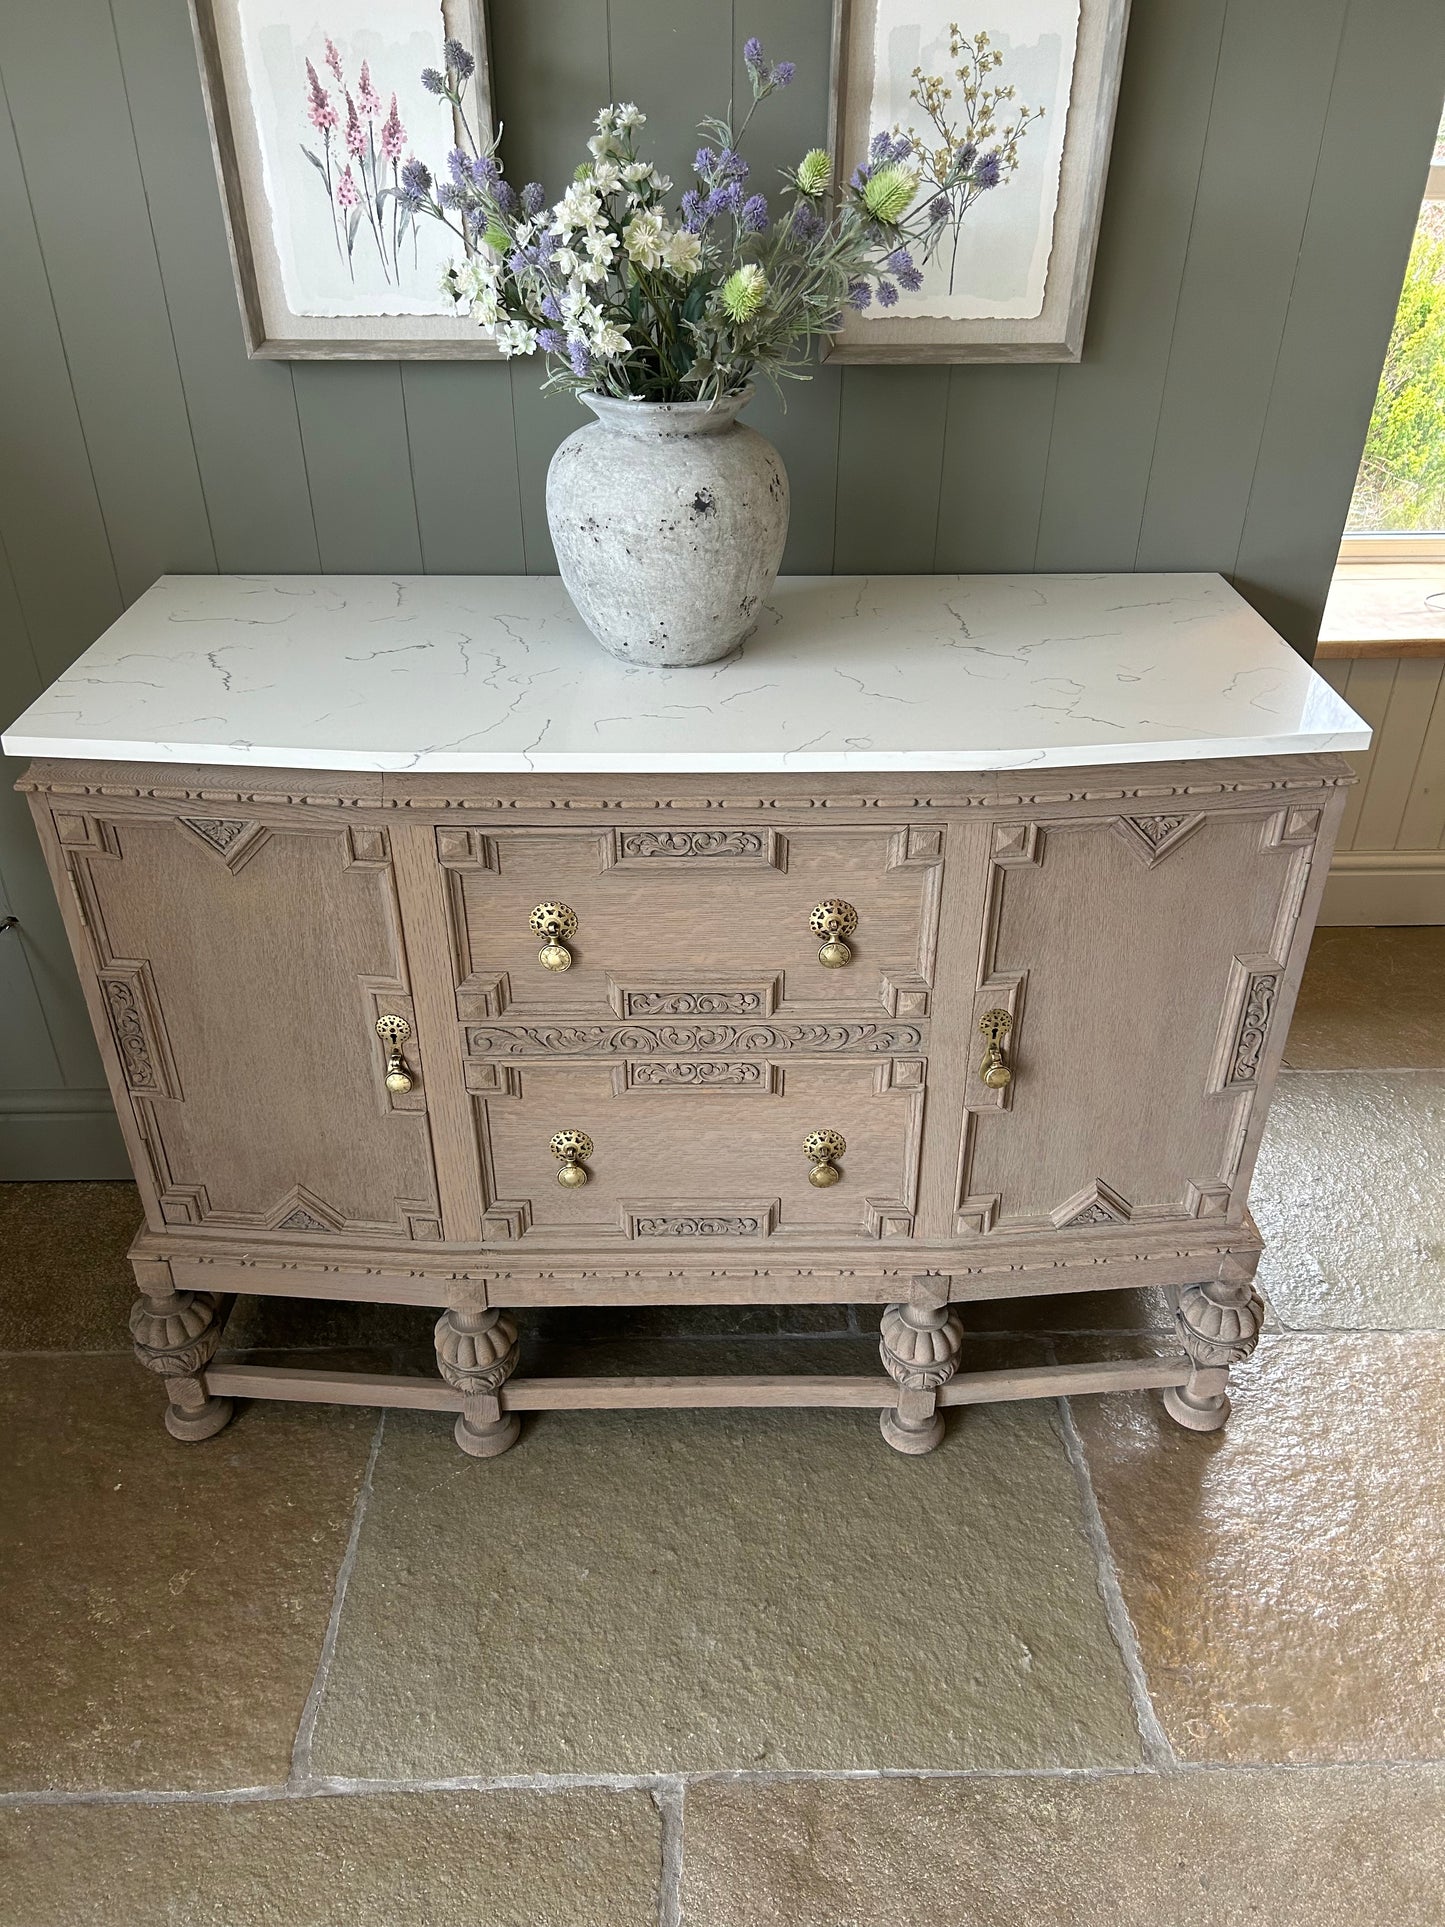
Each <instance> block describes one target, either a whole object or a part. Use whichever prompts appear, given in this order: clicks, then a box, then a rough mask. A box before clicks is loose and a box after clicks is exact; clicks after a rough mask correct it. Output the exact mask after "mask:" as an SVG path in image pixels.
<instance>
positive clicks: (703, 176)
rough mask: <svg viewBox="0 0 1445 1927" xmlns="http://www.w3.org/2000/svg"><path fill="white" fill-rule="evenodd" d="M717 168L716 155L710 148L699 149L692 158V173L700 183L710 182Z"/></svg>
mask: <svg viewBox="0 0 1445 1927" xmlns="http://www.w3.org/2000/svg"><path fill="white" fill-rule="evenodd" d="M716 166H717V155H716V154H715V153H714V152H713V150H712V149H711V148H710V147H700V148H699V149H698V150H697V152H696V153H695V154H694V155H693V157H692V171H693V173H694V174H696V176H697V178H698V179H699V180H700V181H710V180H711V179H712V174H713V169H714V168H715V167H716Z"/></svg>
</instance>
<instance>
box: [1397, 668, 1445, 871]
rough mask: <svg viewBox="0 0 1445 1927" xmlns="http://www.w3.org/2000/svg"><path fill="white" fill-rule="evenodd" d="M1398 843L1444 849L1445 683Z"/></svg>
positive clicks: (1433, 708) (1411, 847) (1437, 694)
mask: <svg viewBox="0 0 1445 1927" xmlns="http://www.w3.org/2000/svg"><path fill="white" fill-rule="evenodd" d="M1442 667H1445V665H1442ZM1396 842H1397V845H1398V847H1399V848H1400V849H1402V850H1445V680H1442V681H1441V683H1440V685H1439V687H1438V688H1437V689H1436V692H1435V700H1434V703H1433V705H1432V706H1431V710H1430V723H1429V727H1428V728H1427V729H1426V731H1425V740H1424V742H1423V743H1422V744H1421V746H1420V760H1419V762H1418V763H1417V764H1416V765H1415V777H1414V781H1413V783H1412V785H1411V790H1410V797H1409V801H1408V802H1407V803H1406V805H1405V812H1404V815H1403V816H1402V817H1401V819H1400V830H1399V835H1398V837H1397V838H1396Z"/></svg>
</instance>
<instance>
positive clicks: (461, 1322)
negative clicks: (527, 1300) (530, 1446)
mask: <svg viewBox="0 0 1445 1927" xmlns="http://www.w3.org/2000/svg"><path fill="white" fill-rule="evenodd" d="M436 1347H437V1370H438V1371H439V1372H440V1373H441V1375H442V1377H443V1378H444V1379H445V1380H446V1382H447V1384H448V1385H454V1386H455V1387H456V1388H457V1390H458V1391H459V1392H461V1393H462V1394H463V1396H464V1397H465V1399H466V1403H465V1404H464V1405H463V1407H462V1409H461V1411H460V1412H459V1413H458V1414H457V1423H456V1441H457V1444H458V1445H459V1446H460V1447H461V1449H462V1450H463V1451H464V1452H466V1453H468V1454H469V1455H470V1456H471V1457H472V1458H474V1459H494V1458H495V1457H496V1456H497V1454H498V1453H499V1452H505V1451H506V1449H507V1447H508V1446H509V1445H515V1444H516V1443H517V1436H518V1434H519V1433H520V1432H521V1429H522V1421H521V1420H520V1419H519V1418H518V1417H517V1414H516V1413H515V1412H503V1410H502V1405H501V1400H500V1399H499V1397H498V1396H497V1395H498V1393H499V1392H500V1391H501V1388H502V1386H503V1384H504V1383H505V1382H506V1381H507V1379H509V1378H510V1377H511V1375H512V1373H513V1372H514V1371H516V1369H517V1327H516V1324H515V1322H514V1321H513V1320H512V1319H511V1318H509V1317H508V1316H507V1314H506V1312H504V1311H496V1310H491V1311H444V1312H443V1313H442V1315H441V1317H440V1318H439V1319H438V1320H437V1322H436Z"/></svg>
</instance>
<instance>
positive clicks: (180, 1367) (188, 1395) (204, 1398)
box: [130, 1283, 235, 1444]
mask: <svg viewBox="0 0 1445 1927" xmlns="http://www.w3.org/2000/svg"><path fill="white" fill-rule="evenodd" d="M228 1304H229V1301H228V1300H226V1299H223V1298H222V1297H221V1295H220V1294H219V1293H218V1292H214V1291H176V1290H175V1289H174V1288H173V1287H172V1286H171V1285H170V1284H169V1283H167V1284H166V1285H165V1287H164V1289H162V1290H155V1291H142V1294H141V1296H140V1297H139V1298H137V1299H136V1301H135V1303H134V1304H133V1305H132V1306H131V1312H130V1331H131V1337H132V1338H133V1339H134V1340H135V1355H136V1357H137V1358H138V1359H139V1360H140V1362H141V1364H142V1365H144V1366H145V1368H146V1370H147V1371H150V1372H158V1373H159V1374H160V1376H161V1377H162V1378H163V1379H164V1380H165V1382H166V1391H167V1393H168V1395H169V1400H170V1402H169V1404H168V1405H167V1406H166V1419H165V1424H166V1430H167V1431H168V1432H169V1433H170V1435H171V1437H172V1438H173V1439H184V1440H185V1441H186V1442H187V1443H188V1444H192V1443H194V1442H195V1441H196V1440H198V1439H209V1438H213V1437H214V1436H215V1434H216V1433H217V1432H219V1431H220V1430H221V1427H222V1426H223V1425H225V1424H226V1422H227V1420H228V1419H229V1418H230V1416H231V1413H232V1411H233V1410H234V1409H235V1408H234V1406H233V1405H232V1403H231V1400H230V1399H228V1398H212V1397H211V1396H210V1395H209V1394H208V1393H207V1391H206V1387H205V1383H204V1381H203V1379H202V1377H201V1373H202V1372H203V1371H204V1370H205V1368H206V1366H207V1365H208V1364H209V1363H210V1360H211V1358H212V1356H213V1354H214V1352H215V1349H216V1347H217V1345H219V1344H220V1342H221V1330H222V1327H223V1326H224V1324H225V1322H226V1318H225V1312H226V1308H227V1307H228Z"/></svg>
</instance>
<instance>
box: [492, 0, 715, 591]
mask: <svg viewBox="0 0 1445 1927" xmlns="http://www.w3.org/2000/svg"><path fill="white" fill-rule="evenodd" d="M610 3H611V0H602V4H599V0H546V4H545V5H534V4H530V0H529V4H527V5H525V6H521V5H517V4H515V0H495V4H494V5H493V6H492V7H491V9H490V11H489V15H488V20H489V26H490V33H491V45H492V57H493V60H494V62H495V68H496V89H495V93H494V98H495V100H496V102H497V111H498V113H499V114H500V116H501V118H502V120H503V122H504V123H505V131H504V133H503V137H502V159H503V161H504V163H505V165H506V169H507V176H508V178H509V179H510V180H513V181H516V182H517V183H518V184H521V183H523V182H526V181H530V180H539V181H541V182H542V183H543V185H544V186H545V187H546V189H547V193H548V197H549V198H550V199H552V200H555V199H556V198H557V196H558V195H559V194H560V193H561V192H562V189H563V188H564V187H565V186H566V184H567V182H568V181H569V180H570V179H571V178H572V174H573V171H574V169H575V168H576V167H577V165H578V163H579V162H580V161H582V160H584V159H585V158H586V154H587V137H588V135H589V133H590V132H591V123H592V118H593V116H594V115H595V114H596V112H597V109H598V108H599V107H600V106H601V105H602V104H603V102H604V101H610V100H613V99H615V98H616V89H615V88H614V83H613V73H612V68H611V53H610V49H609V45H608V13H609V7H610ZM723 10H724V11H726V8H724V9H723ZM665 14H666V9H663V10H661V11H660V12H659V15H658V18H659V20H662V19H663V18H665ZM629 79H630V76H629ZM622 85H623V83H622V82H621V81H618V82H617V87H618V88H620V87H621V86H622ZM629 97H630V96H629ZM639 104H640V103H639ZM510 369H511V388H512V409H513V417H514V421H515V425H516V462H517V482H518V489H519V494H520V501H521V514H522V535H523V543H524V550H525V555H526V568H527V569H528V571H529V572H530V573H532V574H534V575H535V574H546V573H549V572H550V571H551V570H554V569H555V568H556V566H557V562H556V557H555V556H554V555H553V553H552V540H551V537H550V536H549V535H548V533H547V506H546V483H547V464H548V462H550V461H551V459H552V453H553V450H554V449H555V448H556V446H557V444H558V442H560V441H562V440H563V439H564V438H565V437H566V436H568V435H570V434H571V433H572V430H573V429H574V428H580V427H581V425H582V423H583V422H584V421H590V420H591V419H592V417H591V416H590V415H589V414H588V413H587V412H586V411H585V410H584V409H583V408H582V407H581V405H580V404H579V403H578V402H576V401H574V400H573V399H572V397H571V396H570V395H558V394H557V393H556V392H555V391H554V392H553V393H551V394H548V395H543V394H541V393H540V392H539V390H538V386H537V380H538V375H537V365H536V363H535V362H533V361H531V360H518V361H513V362H512V363H511V364H510Z"/></svg>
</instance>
